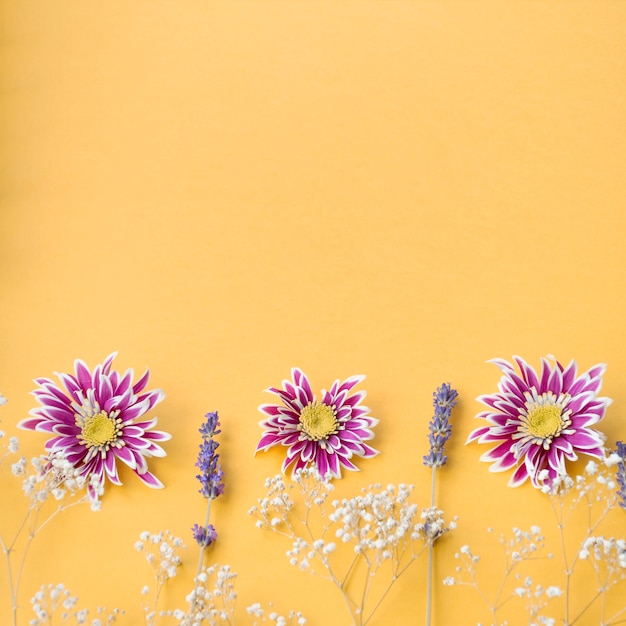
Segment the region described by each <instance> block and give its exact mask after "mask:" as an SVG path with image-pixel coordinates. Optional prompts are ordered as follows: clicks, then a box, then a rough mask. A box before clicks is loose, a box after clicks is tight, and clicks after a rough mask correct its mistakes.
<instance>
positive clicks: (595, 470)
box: [538, 452, 620, 509]
mask: <svg viewBox="0 0 626 626" xmlns="http://www.w3.org/2000/svg"><path fill="white" fill-rule="evenodd" d="M619 462H620V457H619V455H618V454H617V453H615V452H613V453H612V454H609V455H608V456H606V457H605V458H604V459H602V460H601V461H593V460H591V461H589V462H588V463H587V465H586V466H585V469H584V471H583V473H582V474H580V475H578V476H575V477H574V478H572V477H570V476H567V475H560V476H557V477H556V478H555V479H554V480H553V481H552V482H550V481H549V480H548V471H547V470H542V471H541V472H539V474H538V479H539V481H540V482H541V483H542V487H541V490H542V491H543V492H544V493H546V494H548V495H550V496H556V497H557V498H558V499H561V500H564V499H565V498H566V497H567V496H571V497H572V502H571V506H572V508H573V507H574V506H576V505H577V504H578V503H579V502H586V503H587V504H589V505H592V504H594V503H600V504H602V505H604V506H606V508H607V509H610V508H613V507H614V506H615V505H616V501H617V500H616V489H617V483H616V481H615V467H616V466H617V464H618V463H619Z"/></svg>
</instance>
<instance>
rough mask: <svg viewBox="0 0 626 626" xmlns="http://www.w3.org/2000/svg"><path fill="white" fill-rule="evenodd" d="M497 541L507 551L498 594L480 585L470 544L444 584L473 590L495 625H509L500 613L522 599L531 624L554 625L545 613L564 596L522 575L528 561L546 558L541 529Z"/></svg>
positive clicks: (477, 559) (516, 530) (515, 531)
mask: <svg viewBox="0 0 626 626" xmlns="http://www.w3.org/2000/svg"><path fill="white" fill-rule="evenodd" d="M488 532H489V533H490V534H491V533H492V532H493V530H492V529H491V528H489V529H488ZM498 541H499V543H500V545H501V546H502V548H503V552H504V573H503V575H502V579H501V580H500V583H499V584H498V585H497V589H496V591H495V593H493V592H492V591H491V590H485V589H484V588H483V586H482V585H481V584H480V582H479V577H478V565H479V563H480V561H481V559H480V556H479V555H477V554H474V553H473V552H472V550H471V548H470V547H469V546H468V545H464V546H461V548H460V549H459V551H458V552H457V553H456V554H455V555H454V558H455V559H456V560H457V561H458V565H457V566H456V573H455V576H448V577H446V578H445V579H444V581H443V584H444V585H446V586H452V585H457V586H467V587H471V588H472V589H474V590H475V591H476V592H477V593H478V595H479V596H480V597H481V599H482V600H483V602H484V603H485V606H486V607H487V610H488V611H489V613H490V614H491V619H492V624H496V625H497V624H502V625H504V624H508V622H507V621H506V620H502V618H501V617H500V613H501V610H502V608H503V607H504V606H505V605H506V604H507V603H508V602H510V601H511V600H513V599H515V598H521V599H522V601H523V604H524V607H525V609H526V611H527V614H528V624H534V625H539V624H552V625H554V624H555V622H554V620H553V619H552V618H551V617H547V616H545V615H543V614H542V613H543V611H544V610H545V608H546V606H547V604H548V602H549V601H550V600H551V599H552V598H556V597H558V596H560V595H561V590H560V589H559V588H558V587H554V586H551V587H547V588H544V587H542V586H541V585H536V584H534V582H533V579H532V578H531V576H529V575H528V574H526V575H524V574H523V573H520V572H519V569H520V567H521V566H522V565H524V564H527V563H528V562H529V561H533V560H536V559H541V558H544V557H543V556H542V551H543V548H544V536H543V535H542V533H541V529H540V528H539V527H538V526H532V527H531V528H530V530H529V531H523V530H520V529H519V528H513V531H512V535H511V536H510V537H505V536H504V535H500V537H499V539H498Z"/></svg>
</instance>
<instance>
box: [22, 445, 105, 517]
mask: <svg viewBox="0 0 626 626" xmlns="http://www.w3.org/2000/svg"><path fill="white" fill-rule="evenodd" d="M31 467H32V470H31V473H30V474H28V475H26V473H27V468H28V463H27V461H26V458H25V457H21V458H20V459H19V461H17V462H16V463H13V465H12V466H11V470H12V472H13V474H14V475H15V476H25V478H24V481H23V483H22V489H23V490H24V493H25V494H26V496H28V497H29V498H30V500H31V502H32V503H34V504H36V503H42V502H45V501H46V500H48V498H50V496H52V497H53V498H54V499H55V500H57V501H58V500H63V499H69V498H72V497H74V496H79V495H80V494H81V492H83V490H84V489H85V486H86V484H87V481H86V479H85V477H84V476H82V475H81V474H80V471H79V470H78V469H77V468H76V467H74V466H73V465H72V464H71V463H70V462H69V461H68V460H67V459H66V458H65V457H64V456H63V454H62V453H61V452H52V453H50V455H48V456H41V457H35V458H33V459H31ZM90 480H91V483H90V484H91V485H92V486H93V487H94V489H93V492H94V494H95V495H94V497H91V498H90V497H89V496H88V495H87V493H86V492H85V493H84V494H83V495H82V497H81V498H80V501H83V500H84V501H87V500H90V502H91V508H92V509H93V510H94V511H97V510H99V509H100V500H99V496H100V495H102V486H101V485H100V483H99V481H98V479H97V477H96V476H93V475H92V477H91V479H90Z"/></svg>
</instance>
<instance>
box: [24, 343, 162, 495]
mask: <svg viewBox="0 0 626 626" xmlns="http://www.w3.org/2000/svg"><path fill="white" fill-rule="evenodd" d="M116 355H117V353H116V352H114V353H113V354H111V355H109V356H108V357H107V358H106V359H105V360H104V363H102V364H101V365H97V366H96V367H95V369H94V371H93V373H92V372H90V371H89V368H88V367H87V366H86V365H85V363H84V362H83V361H81V360H79V359H77V360H76V361H75V362H74V367H75V371H76V374H75V375H74V376H72V375H71V374H58V373H57V376H58V378H59V380H60V381H61V383H62V386H61V385H57V384H56V383H55V382H54V381H53V380H50V379H48V378H37V379H36V380H35V382H36V383H37V384H38V385H39V389H36V390H35V391H33V392H32V393H33V395H34V396H35V398H37V401H38V402H39V404H40V405H41V406H40V407H37V408H35V409H32V410H31V411H30V415H31V416H32V417H29V418H27V419H24V420H22V421H21V422H20V423H19V424H18V426H19V427H20V428H24V429H27V430H36V431H41V432H47V433H51V434H53V435H54V437H53V438H52V439H49V440H48V441H47V442H46V444H45V449H46V450H47V451H49V452H51V453H52V452H61V453H63V455H64V456H65V457H66V458H67V460H68V461H69V462H70V463H71V464H72V465H73V466H74V467H76V468H78V469H79V470H80V474H81V475H83V476H85V477H86V478H89V479H91V480H93V476H94V475H95V476H96V477H97V478H98V479H99V483H100V486H103V485H104V480H105V476H107V477H108V478H109V480H110V481H111V482H112V483H114V484H116V485H120V484H121V481H120V479H119V476H118V471H117V465H116V462H117V460H118V459H119V460H120V461H122V462H123V463H125V464H126V465H128V467H130V468H131V469H132V470H133V471H134V472H135V474H137V476H139V478H140V479H141V480H142V481H143V482H144V483H145V484H146V485H148V486H149V487H155V488H158V487H163V484H162V483H161V481H159V480H158V479H157V478H156V476H154V475H153V474H151V473H150V472H149V471H148V464H147V462H146V458H148V457H152V456H156V457H162V456H165V451H164V450H163V448H161V446H159V445H158V444H157V443H156V442H161V441H167V440H168V439H170V435H169V434H168V433H165V432H162V431H158V430H152V428H153V427H154V426H155V425H156V423H157V419H156V418H152V419H148V420H143V419H140V418H142V417H143V416H144V415H145V414H146V413H147V412H148V411H150V410H151V409H152V408H153V407H154V406H155V405H156V404H157V403H158V402H160V401H161V400H163V398H164V397H165V394H164V393H163V392H162V391H161V390H160V389H157V390H154V391H144V389H145V387H146V385H147V384H148V378H149V371H148V370H146V373H145V374H144V375H143V376H142V377H141V378H140V379H139V380H138V381H137V382H136V383H135V384H134V385H133V384H132V379H133V370H131V369H129V370H127V371H126V373H125V374H123V375H121V374H118V372H116V371H111V364H112V362H113V359H114V358H115V356H116ZM90 494H91V495H92V497H95V496H96V495H97V492H96V490H95V489H94V487H93V486H91V487H90Z"/></svg>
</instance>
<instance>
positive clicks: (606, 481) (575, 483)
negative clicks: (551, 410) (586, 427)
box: [538, 445, 626, 626]
mask: <svg viewBox="0 0 626 626" xmlns="http://www.w3.org/2000/svg"><path fill="white" fill-rule="evenodd" d="M621 450H622V449H621V447H620V446H619V445H618V450H617V452H613V453H611V454H608V455H607V456H606V457H605V458H604V459H602V460H601V461H599V462H596V461H589V462H588V463H587V465H586V466H585V469H584V472H583V473H582V474H581V475H578V476H576V477H575V478H572V477H570V476H566V475H562V476H557V477H556V478H555V479H553V480H549V476H548V474H547V471H545V472H541V473H540V475H539V477H538V479H539V481H540V483H542V491H543V492H544V493H546V494H548V496H549V498H550V504H551V507H552V510H553V511H554V515H555V519H556V523H557V527H558V530H559V534H560V539H561V546H562V549H561V552H562V558H563V565H564V576H565V583H564V589H565V591H564V593H565V616H564V619H563V623H564V624H565V626H572V625H573V624H576V623H578V622H579V620H580V619H581V618H582V617H583V616H586V614H587V611H589V610H590V609H591V608H592V607H593V606H594V605H595V604H596V603H597V602H599V603H600V607H601V608H600V611H601V614H602V615H603V616H604V614H605V611H606V603H607V596H608V593H609V591H610V590H611V589H612V588H613V587H614V585H615V584H617V583H618V582H621V581H622V580H623V579H624V577H623V576H622V574H623V573H624V571H623V568H626V558H622V559H620V558H619V556H616V555H615V554H613V556H611V554H612V553H611V552H610V551H609V552H604V551H602V550H598V549H594V550H593V551H590V549H589V548H590V546H593V545H595V544H594V542H596V541H598V542H599V543H598V544H597V545H605V544H604V542H605V541H610V542H615V544H614V545H622V542H623V541H624V539H623V538H622V539H613V538H611V539H610V540H605V539H604V538H603V537H597V535H596V533H597V531H598V530H599V529H600V527H601V525H602V524H603V523H604V521H605V520H606V519H607V517H608V516H609V514H610V513H611V511H613V510H614V509H616V508H619V507H620V506H621V503H620V498H621V492H620V490H618V488H617V483H619V480H620V463H623V460H622V459H623V457H622V456H621V454H620V451H621ZM577 512H578V514H579V515H578V517H577V518H576V520H575V521H577V522H578V521H579V520H583V522H584V523H582V527H583V532H582V536H580V537H576V538H574V539H573V542H574V543H575V545H577V546H578V547H577V549H576V551H575V552H574V554H571V553H569V552H568V550H567V546H568V533H567V530H568V529H570V528H571V527H572V526H574V527H575V528H576V529H578V528H580V527H581V524H580V523H578V524H568V522H569V521H571V520H572V519H573V517H574V515H575V513H577ZM590 556H592V557H596V558H595V559H590ZM580 560H590V561H592V564H593V567H594V570H595V572H596V578H597V581H598V586H597V589H596V590H595V591H594V592H593V593H592V595H591V597H589V598H588V600H587V602H586V604H585V605H584V606H583V608H582V609H580V610H579V611H578V612H577V613H576V614H574V611H573V608H572V604H573V596H574V593H573V591H572V581H573V575H574V570H575V568H576V566H577V564H578V563H579V561H580ZM601 560H604V561H605V562H604V564H600V561H601ZM620 570H621V571H620ZM616 572H619V574H620V575H619V576H618V575H617V573H616ZM585 591H586V592H588V591H589V587H588V586H587V588H586V589H585ZM576 596H577V600H580V597H579V596H580V594H578V593H577V594H576ZM623 612H626V611H620V612H619V614H621V613H623ZM615 617H616V616H613V618H611V620H609V621H603V622H602V624H615V623H619V622H615V621H614V620H615ZM603 619H604V618H603Z"/></svg>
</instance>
